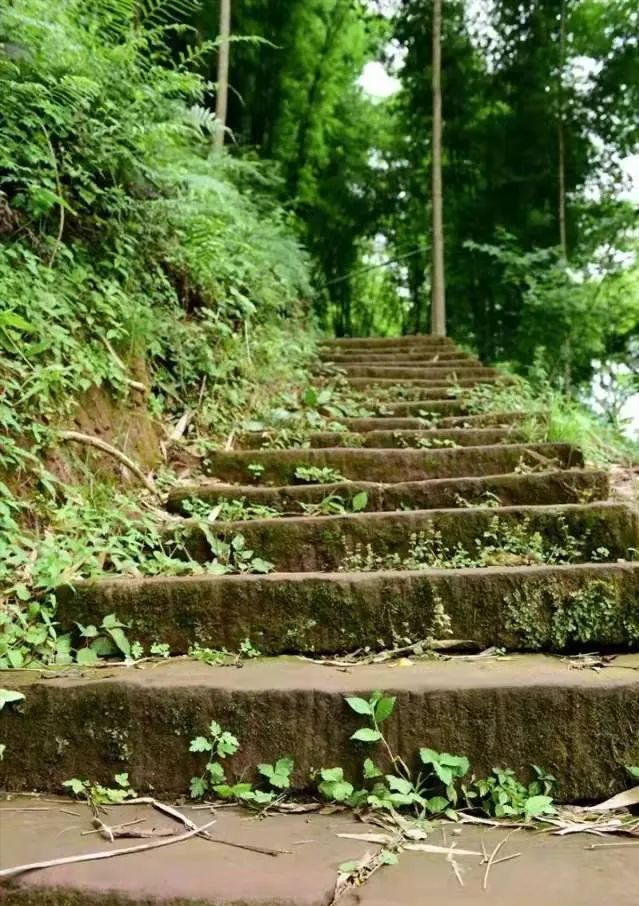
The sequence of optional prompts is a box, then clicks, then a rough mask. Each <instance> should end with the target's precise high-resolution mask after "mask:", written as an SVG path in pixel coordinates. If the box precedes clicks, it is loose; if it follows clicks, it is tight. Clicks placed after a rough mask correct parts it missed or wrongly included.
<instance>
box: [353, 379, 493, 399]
mask: <svg viewBox="0 0 639 906" xmlns="http://www.w3.org/2000/svg"><path fill="white" fill-rule="evenodd" d="M476 383H477V382H476V381H473V383H472V385H471V386H473V387H474V386H475V385H476ZM345 386H346V388H347V389H348V388H349V387H350V388H351V389H352V390H354V391H362V390H369V391H370V393H371V394H375V393H376V392H378V393H380V395H381V394H383V398H382V399H381V400H380V401H379V402H378V403H377V404H376V405H377V406H379V405H380V404H381V405H386V404H391V403H392V404H393V405H394V404H395V400H396V399H407V400H427V401H430V400H438V401H443V402H448V400H457V399H460V398H461V394H462V393H463V391H464V390H465V389H467V388H466V387H459V386H456V385H455V384H454V383H453V382H450V383H445V382H444V383H442V382H439V381H436V382H435V383H433V382H432V381H428V380H426V381H425V380H420V379H417V380H410V381H409V380H405V381H401V382H400V381H397V380H395V379H394V378H393V379H391V380H388V379H386V380H385V379H384V378H346V379H345ZM365 405H366V404H365Z"/></svg>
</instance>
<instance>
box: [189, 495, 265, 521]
mask: <svg viewBox="0 0 639 906" xmlns="http://www.w3.org/2000/svg"><path fill="white" fill-rule="evenodd" d="M182 508H183V509H184V512H185V513H187V515H190V516H194V517H195V518H196V519H198V520H206V522H208V523H214V522H244V521H246V520H250V519H274V518H276V517H277V516H281V513H280V512H279V511H278V510H275V509H273V507H270V506H264V505H262V504H255V503H248V502H247V500H246V497H240V498H237V499H234V500H221V501H220V503H217V504H216V505H215V506H213V507H211V505H210V504H208V503H207V502H206V501H205V500H198V499H197V498H192V499H190V500H184V501H183V503H182Z"/></svg>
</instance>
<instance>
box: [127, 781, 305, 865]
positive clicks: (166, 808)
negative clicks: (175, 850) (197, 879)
mask: <svg viewBox="0 0 639 906" xmlns="http://www.w3.org/2000/svg"><path fill="white" fill-rule="evenodd" d="M111 805H150V806H152V807H153V808H155V809H157V810H158V811H159V812H163V813H164V814H165V815H168V816H169V817H171V818H174V819H175V820H176V821H179V822H180V824H183V825H184V827H188V828H190V829H191V830H192V829H193V828H194V827H195V824H194V822H193V821H191V819H190V818H189V817H188V816H187V815H184V814H183V813H182V812H180V811H178V809H176V808H173V806H171V805H167V804H166V802H160V801H159V800H158V799H154V798H153V797H152V796H140V797H139V798H137V799H127V800H126V801H124V802H114V803H111ZM200 836H201V837H203V838H204V839H205V840H210V841H211V843H220V844H221V845H222V846H233V847H234V848H235V849H246V850H248V851H249V852H253V853H262V855H265V856H281V855H290V853H289V850H287V849H269V848H267V847H264V846H251V845H250V844H248V843H233V842H232V841H230V840H220V839H218V838H217V837H214V836H213V835H212V834H209V833H208V832H207V833H205V832H204V831H203V832H202V833H201V834H200Z"/></svg>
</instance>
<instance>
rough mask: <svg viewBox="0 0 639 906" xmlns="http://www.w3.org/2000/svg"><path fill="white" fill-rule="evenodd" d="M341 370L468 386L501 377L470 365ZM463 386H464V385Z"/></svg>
mask: <svg viewBox="0 0 639 906" xmlns="http://www.w3.org/2000/svg"><path fill="white" fill-rule="evenodd" d="M340 368H341V370H342V371H343V372H344V373H345V374H347V375H348V376H349V377H361V378H364V377H371V378H400V379H403V378H409V379H411V378H421V379H422V380H432V381H433V382H434V383H435V382H440V383H445V382H446V381H447V380H449V379H451V378H455V379H456V380H457V381H459V382H468V384H473V383H477V382H478V381H479V380H480V379H481V378H495V377H499V376H500V372H499V371H497V369H496V368H483V367H479V368H476V367H473V366H468V365H462V366H460V365H447V364H441V365H423V364H418V365H412V364H411V363H410V361H409V362H407V363H406V364H405V365H401V366H400V365H386V364H384V363H383V362H377V363H372V364H363V365H362V364H348V365H346V364H342V365H340ZM462 386H463V384H462Z"/></svg>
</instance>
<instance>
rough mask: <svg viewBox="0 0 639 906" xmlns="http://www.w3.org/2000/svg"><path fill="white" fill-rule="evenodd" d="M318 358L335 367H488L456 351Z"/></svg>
mask: <svg viewBox="0 0 639 906" xmlns="http://www.w3.org/2000/svg"><path fill="white" fill-rule="evenodd" d="M318 358H319V360H320V361H322V362H326V363H327V364H333V365H348V364H353V365H367V364H370V365H394V364H396V365H398V366H401V365H406V364H410V365H411V366H416V365H424V366H425V367H430V366H437V365H449V366H450V365H452V366H460V367H472V368H479V367H482V368H483V367H486V366H484V365H483V364H482V363H481V362H480V361H479V359H478V358H476V357H475V356H472V355H470V354H469V353H466V352H457V351H455V350H442V351H441V352H440V351H438V352H433V353H431V352H419V350H417V351H415V352H411V351H410V350H406V349H402V350H399V351H398V350H389V351H388V352H378V351H375V352H370V351H366V350H362V351H361V352H352V351H351V352H328V353H320V354H319V355H318Z"/></svg>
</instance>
